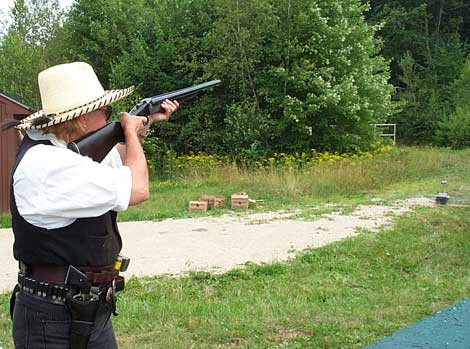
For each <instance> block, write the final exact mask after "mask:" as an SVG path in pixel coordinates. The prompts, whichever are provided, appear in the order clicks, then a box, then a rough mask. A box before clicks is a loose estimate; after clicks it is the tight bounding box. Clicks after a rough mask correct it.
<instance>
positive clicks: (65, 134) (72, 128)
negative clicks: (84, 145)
mask: <svg viewBox="0 0 470 349" xmlns="http://www.w3.org/2000/svg"><path fill="white" fill-rule="evenodd" d="M43 132H44V133H52V134H53V135H55V136H56V138H57V139H59V140H62V141H65V142H67V143H69V142H72V141H74V140H76V139H78V138H80V137H81V136H83V135H85V133H86V131H85V129H84V128H83V126H82V124H81V123H80V121H79V120H78V118H75V119H72V120H68V121H65V122H62V123H60V124H57V125H53V126H49V127H46V128H44V129H43Z"/></svg>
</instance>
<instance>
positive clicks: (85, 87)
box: [14, 62, 134, 130]
mask: <svg viewBox="0 0 470 349" xmlns="http://www.w3.org/2000/svg"><path fill="white" fill-rule="evenodd" d="M38 83H39V91H40V93H41V103H42V108H43V109H42V110H40V111H38V112H36V113H34V114H31V115H29V116H27V117H26V118H24V119H22V120H19V121H17V122H18V123H17V124H16V125H14V127H15V128H17V129H19V130H28V129H41V128H45V127H49V126H52V125H56V124H59V123H61V122H65V121H68V120H72V119H75V118H77V117H79V116H80V115H83V114H86V113H90V112H92V111H95V110H97V109H100V108H102V107H104V106H106V105H109V104H111V103H113V102H116V101H118V100H120V99H122V98H124V97H126V96H128V95H129V94H131V93H132V91H133V90H134V86H131V87H129V88H126V89H121V90H107V91H105V90H104V89H103V86H102V85H101V83H100V82H99V80H98V77H97V76H96V74H95V72H94V70H93V68H92V67H91V65H89V64H87V63H83V62H74V63H67V64H60V65H56V66H54V67H51V68H49V69H46V70H44V71H42V72H40V73H39V75H38Z"/></svg>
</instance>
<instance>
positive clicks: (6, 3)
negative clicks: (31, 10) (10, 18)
mask: <svg viewBox="0 0 470 349" xmlns="http://www.w3.org/2000/svg"><path fill="white" fill-rule="evenodd" d="M13 2H14V0H0V11H1V12H2V13H4V14H8V12H9V10H10V9H11V7H12V6H13ZM72 2H73V0H59V4H60V6H61V7H62V8H65V7H68V6H70V5H71V4H72Z"/></svg>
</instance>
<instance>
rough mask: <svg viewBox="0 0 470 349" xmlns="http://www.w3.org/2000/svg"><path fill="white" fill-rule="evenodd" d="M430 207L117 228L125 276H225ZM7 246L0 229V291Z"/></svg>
mask: <svg viewBox="0 0 470 349" xmlns="http://www.w3.org/2000/svg"><path fill="white" fill-rule="evenodd" d="M431 205H433V200H431V199H427V198H416V199H409V200H404V201H396V202H394V203H393V204H392V205H390V206H382V205H370V206H359V207H357V208H356V209H355V210H354V211H353V212H352V213H350V214H341V213H339V212H333V213H330V214H325V215H322V217H321V218H319V219H318V220H315V221H301V220H293V219H290V217H292V216H293V215H295V214H297V213H298V212H295V211H294V212H268V213H254V214H241V215H225V216H222V217H204V218H188V219H167V220H163V221H159V222H151V221H143V222H123V223H119V229H120V231H121V235H122V239H123V250H122V253H123V254H124V255H126V256H129V257H130V258H131V263H130V266H129V269H128V270H127V272H126V273H125V274H124V275H125V276H127V277H129V276H130V275H136V276H151V275H159V274H182V273H186V272H188V271H195V270H206V271H211V272H224V271H226V270H229V269H231V268H234V267H236V266H239V265H241V264H243V263H246V262H256V263H261V262H265V263H269V262H273V261H281V260H286V259H288V258H289V257H291V256H293V255H295V252H296V251H299V250H303V249H305V248H307V247H320V246H324V245H327V244H329V243H332V242H334V241H338V240H341V239H344V238H347V237H351V236H355V235H357V234H358V233H359V232H358V231H360V229H361V228H362V229H370V230H374V229H378V228H380V227H381V226H383V225H386V224H390V223H391V222H392V220H393V217H395V216H397V215H401V214H403V213H406V212H408V211H410V210H412V208H413V207H414V206H431ZM333 209H334V207H333ZM12 245H13V233H12V231H11V229H0V265H2V266H3V268H2V271H1V272H0V291H2V290H3V291H5V290H9V289H11V288H13V286H14V284H15V283H16V280H15V279H16V273H17V262H16V261H14V259H13V255H12Z"/></svg>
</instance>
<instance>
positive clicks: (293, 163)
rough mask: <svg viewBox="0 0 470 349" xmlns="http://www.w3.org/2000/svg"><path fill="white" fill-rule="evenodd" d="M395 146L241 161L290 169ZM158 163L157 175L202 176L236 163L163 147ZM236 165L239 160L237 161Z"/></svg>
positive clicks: (352, 160)
mask: <svg viewBox="0 0 470 349" xmlns="http://www.w3.org/2000/svg"><path fill="white" fill-rule="evenodd" d="M394 151H395V148H394V147H392V146H391V145H384V144H380V143H375V144H372V145H371V148H370V150H368V151H358V152H356V153H342V154H340V153H338V152H328V151H325V152H318V151H316V150H315V149H311V150H310V151H309V152H301V153H299V152H296V153H293V154H286V153H274V154H273V155H272V156H270V157H268V158H265V159H262V160H257V161H255V162H254V163H253V164H243V165H242V166H243V167H246V168H250V169H254V170H274V169H281V170H294V169H308V168H312V167H317V166H333V165H349V164H352V165H354V164H356V163H358V162H362V161H365V160H371V159H373V158H376V157H379V156H384V155H387V154H392V153H393V152H394ZM158 162H159V164H158V166H155V165H154V164H152V167H154V169H155V171H156V172H157V173H155V174H156V175H157V176H158V177H159V178H162V179H167V178H177V177H188V176H203V175H205V174H208V173H210V172H211V171H212V170H214V169H215V168H217V167H222V166H226V167H227V166H232V167H236V166H237V165H236V164H235V162H234V161H233V160H232V159H230V158H229V157H228V156H226V155H213V154H205V153H202V152H199V153H193V152H190V153H189V154H187V155H178V154H177V153H175V152H174V151H171V150H167V151H166V152H164V153H163V155H162V156H161V157H160V158H159V160H158ZM238 167H240V164H238Z"/></svg>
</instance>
